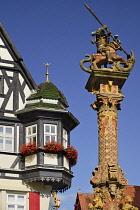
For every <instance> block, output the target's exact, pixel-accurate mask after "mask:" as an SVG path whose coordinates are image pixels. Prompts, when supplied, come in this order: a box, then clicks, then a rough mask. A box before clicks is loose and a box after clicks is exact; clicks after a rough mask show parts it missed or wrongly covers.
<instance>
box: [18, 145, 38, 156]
mask: <svg viewBox="0 0 140 210" xmlns="http://www.w3.org/2000/svg"><path fill="white" fill-rule="evenodd" d="M38 147H39V145H36V143H35V142H29V143H27V144H22V145H21V147H20V153H21V154H23V155H25V156H26V155H32V154H35V153H37V152H38Z"/></svg>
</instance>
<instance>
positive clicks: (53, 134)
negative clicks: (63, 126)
mask: <svg viewBox="0 0 140 210" xmlns="http://www.w3.org/2000/svg"><path fill="white" fill-rule="evenodd" d="M45 126H49V127H50V128H51V127H53V126H54V127H55V133H52V132H46V131H45ZM50 130H51V129H50ZM46 136H49V137H50V138H49V140H47V141H46V139H45V137H46ZM52 136H55V139H51V137H52ZM52 140H54V141H56V142H57V125H56V124H51V123H45V124H44V144H45V143H46V142H51V141H52Z"/></svg>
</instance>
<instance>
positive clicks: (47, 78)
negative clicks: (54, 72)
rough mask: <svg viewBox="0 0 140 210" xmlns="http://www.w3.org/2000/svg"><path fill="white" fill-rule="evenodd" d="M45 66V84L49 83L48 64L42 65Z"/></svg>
mask: <svg viewBox="0 0 140 210" xmlns="http://www.w3.org/2000/svg"><path fill="white" fill-rule="evenodd" d="M44 65H45V66H46V82H49V72H48V67H49V66H50V63H48V62H47V63H44Z"/></svg>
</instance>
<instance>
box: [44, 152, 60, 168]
mask: <svg viewBox="0 0 140 210" xmlns="http://www.w3.org/2000/svg"><path fill="white" fill-rule="evenodd" d="M44 164H49V165H58V158H57V154H52V153H44Z"/></svg>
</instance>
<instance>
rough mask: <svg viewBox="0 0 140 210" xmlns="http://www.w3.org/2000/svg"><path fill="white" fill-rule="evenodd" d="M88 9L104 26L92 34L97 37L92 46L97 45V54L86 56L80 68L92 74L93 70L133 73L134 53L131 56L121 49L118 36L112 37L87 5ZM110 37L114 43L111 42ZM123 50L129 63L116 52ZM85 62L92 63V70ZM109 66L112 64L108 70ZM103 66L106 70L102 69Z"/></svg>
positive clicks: (92, 41)
mask: <svg viewBox="0 0 140 210" xmlns="http://www.w3.org/2000/svg"><path fill="white" fill-rule="evenodd" d="M85 6H86V7H87V9H88V10H89V11H90V12H91V13H92V15H93V16H94V17H95V18H96V20H97V21H98V22H99V23H100V24H101V25H102V27H101V28H98V29H97V31H94V32H92V33H91V35H92V36H95V39H92V40H91V43H92V44H96V47H97V53H96V54H92V55H86V57H88V58H87V59H84V60H81V61H80V67H81V68H82V69H83V70H84V71H86V72H88V73H91V72H92V71H93V70H98V69H101V70H107V69H109V70H110V71H131V69H132V68H133V66H134V63H135V57H134V53H133V52H132V51H131V56H130V55H129V54H128V53H127V52H126V51H125V50H124V49H123V48H122V47H121V45H120V44H121V42H120V40H118V35H115V36H112V32H111V31H109V30H108V29H107V28H108V26H107V25H103V24H102V23H101V22H100V20H99V19H98V18H97V17H96V16H95V14H94V13H93V12H92V11H91V10H90V8H89V7H88V6H87V5H85ZM110 37H112V39H113V41H112V42H110ZM117 50H121V51H123V52H124V53H125V54H126V55H127V61H126V60H125V59H124V58H123V57H122V56H119V55H117V53H116V51H117ZM85 62H90V69H87V68H86V67H85V66H84V65H83V64H84V63H85ZM108 64H112V66H111V67H109V68H107V65H108ZM120 64H122V65H123V66H122V65H120ZM102 65H103V66H104V68H101V67H102Z"/></svg>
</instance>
